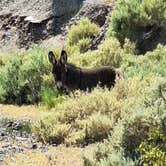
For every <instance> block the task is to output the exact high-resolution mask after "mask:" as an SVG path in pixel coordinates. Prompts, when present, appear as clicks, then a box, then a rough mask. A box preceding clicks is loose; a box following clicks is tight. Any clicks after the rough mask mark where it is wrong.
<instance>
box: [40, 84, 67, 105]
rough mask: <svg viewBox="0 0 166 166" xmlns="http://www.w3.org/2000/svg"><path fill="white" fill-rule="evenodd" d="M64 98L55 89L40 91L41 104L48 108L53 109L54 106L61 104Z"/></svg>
mask: <svg viewBox="0 0 166 166" xmlns="http://www.w3.org/2000/svg"><path fill="white" fill-rule="evenodd" d="M63 100H64V96H63V95H61V94H60V93H59V92H58V90H57V89H54V88H47V87H45V88H44V89H42V90H41V103H42V104H43V105H44V106H47V107H48V108H53V107H54V106H55V105H56V104H59V103H62V101H63Z"/></svg>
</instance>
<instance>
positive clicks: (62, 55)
mask: <svg viewBox="0 0 166 166" xmlns="http://www.w3.org/2000/svg"><path fill="white" fill-rule="evenodd" d="M60 62H61V63H63V64H65V63H67V53H66V51H65V50H62V52H61V57H60Z"/></svg>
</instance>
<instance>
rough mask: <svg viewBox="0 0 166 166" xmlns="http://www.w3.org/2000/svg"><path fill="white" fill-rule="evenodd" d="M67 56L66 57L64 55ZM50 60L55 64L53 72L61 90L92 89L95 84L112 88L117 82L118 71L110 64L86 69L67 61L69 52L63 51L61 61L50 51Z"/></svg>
mask: <svg viewBox="0 0 166 166" xmlns="http://www.w3.org/2000/svg"><path fill="white" fill-rule="evenodd" d="M63 56H65V57H63ZM49 60H50V62H51V63H52V64H53V70H52V73H53V75H54V77H55V80H56V82H57V87H58V89H60V90H66V91H69V90H70V91H71V90H76V89H80V90H91V89H92V88H94V87H95V86H97V85H99V86H102V87H104V86H106V87H108V88H110V87H111V86H113V85H114V84H115V79H116V72H115V70H114V69H112V68H111V67H109V66H104V67H100V68H92V69H84V68H79V67H76V66H75V65H73V64H70V63H67V54H66V52H65V51H62V54H61V58H60V60H59V61H56V59H54V55H53V52H49Z"/></svg>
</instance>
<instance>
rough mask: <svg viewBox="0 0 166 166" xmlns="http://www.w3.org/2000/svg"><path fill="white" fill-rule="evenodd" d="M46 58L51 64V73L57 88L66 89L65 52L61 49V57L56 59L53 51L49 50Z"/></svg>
mask: <svg viewBox="0 0 166 166" xmlns="http://www.w3.org/2000/svg"><path fill="white" fill-rule="evenodd" d="M48 59H49V61H50V63H51V64H52V74H53V75H54V79H55V81H56V83H57V88H58V90H61V91H63V90H66V74H67V67H66V65H67V53H66V51H64V50H62V52H61V57H60V59H59V60H56V58H55V56H54V53H53V52H52V51H50V52H49V53H48Z"/></svg>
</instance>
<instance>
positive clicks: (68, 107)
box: [0, 0, 166, 166]
mask: <svg viewBox="0 0 166 166" xmlns="http://www.w3.org/2000/svg"><path fill="white" fill-rule="evenodd" d="M109 19H110V24H109V27H108V30H107V34H106V38H105V40H104V41H102V43H101V44H99V46H98V49H97V50H93V51H92V50H88V51H87V50H86V49H87V48H88V45H89V44H90V42H91V40H92V38H93V37H94V36H95V35H96V34H97V33H98V32H99V27H98V25H95V24H94V23H91V22H90V20H88V18H82V19H81V20H79V21H78V23H77V24H76V25H73V26H71V28H70V30H69V32H68V35H67V39H66V41H67V42H66V45H65V49H66V50H67V51H68V53H69V57H68V60H69V62H71V63H73V64H76V65H78V66H80V67H87V68H88V67H98V66H104V65H108V66H112V67H114V68H115V69H116V70H117V71H118V72H119V73H120V74H121V77H118V78H117V80H116V84H115V86H114V87H112V88H111V89H110V90H109V89H107V88H104V89H102V88H100V87H96V88H94V90H92V92H91V93H89V92H82V91H79V90H78V91H75V92H74V93H70V94H69V95H66V94H63V93H60V92H58V90H57V89H56V86H55V82H54V79H53V76H52V74H51V65H50V64H49V61H48V58H47V54H48V51H49V48H48V49H43V48H42V47H39V46H34V47H32V48H31V49H30V50H28V51H25V52H21V53H19V54H17V55H12V56H6V57H4V56H0V103H3V104H19V105H22V104H38V107H39V108H42V109H45V110H47V111H45V112H44V113H43V116H42V117H41V118H40V119H38V118H37V119H36V120H35V122H34V123H33V125H32V127H31V132H32V133H33V134H35V137H36V138H37V139H38V141H41V142H42V143H44V144H50V145H52V144H54V145H55V144H56V145H60V144H63V145H65V146H69V147H73V146H75V147H79V148H80V147H81V148H84V147H86V146H89V145H91V144H95V148H94V152H93V153H94V156H93V158H92V157H87V156H83V158H82V159H83V161H84V165H85V166H93V165H100V166H117V165H118V166H124V165H125V166H136V165H143V166H165V163H166V70H165V69H166V46H165V45H164V44H163V37H164V36H166V35H165V30H166V2H165V1H164V0H147V1H143V0H131V1H124V0H116V1H115V8H114V10H113V11H112V13H111V14H110V18H109ZM156 34H157V37H156ZM53 51H54V53H55V55H56V56H57V57H58V56H60V51H61V50H60V49H54V50H53ZM138 54H139V55H138ZM40 114H42V113H41V112H40ZM38 156H40V157H41V155H38ZM45 162H46V163H49V161H48V158H47V160H46V161H45ZM51 162H53V161H51Z"/></svg>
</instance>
